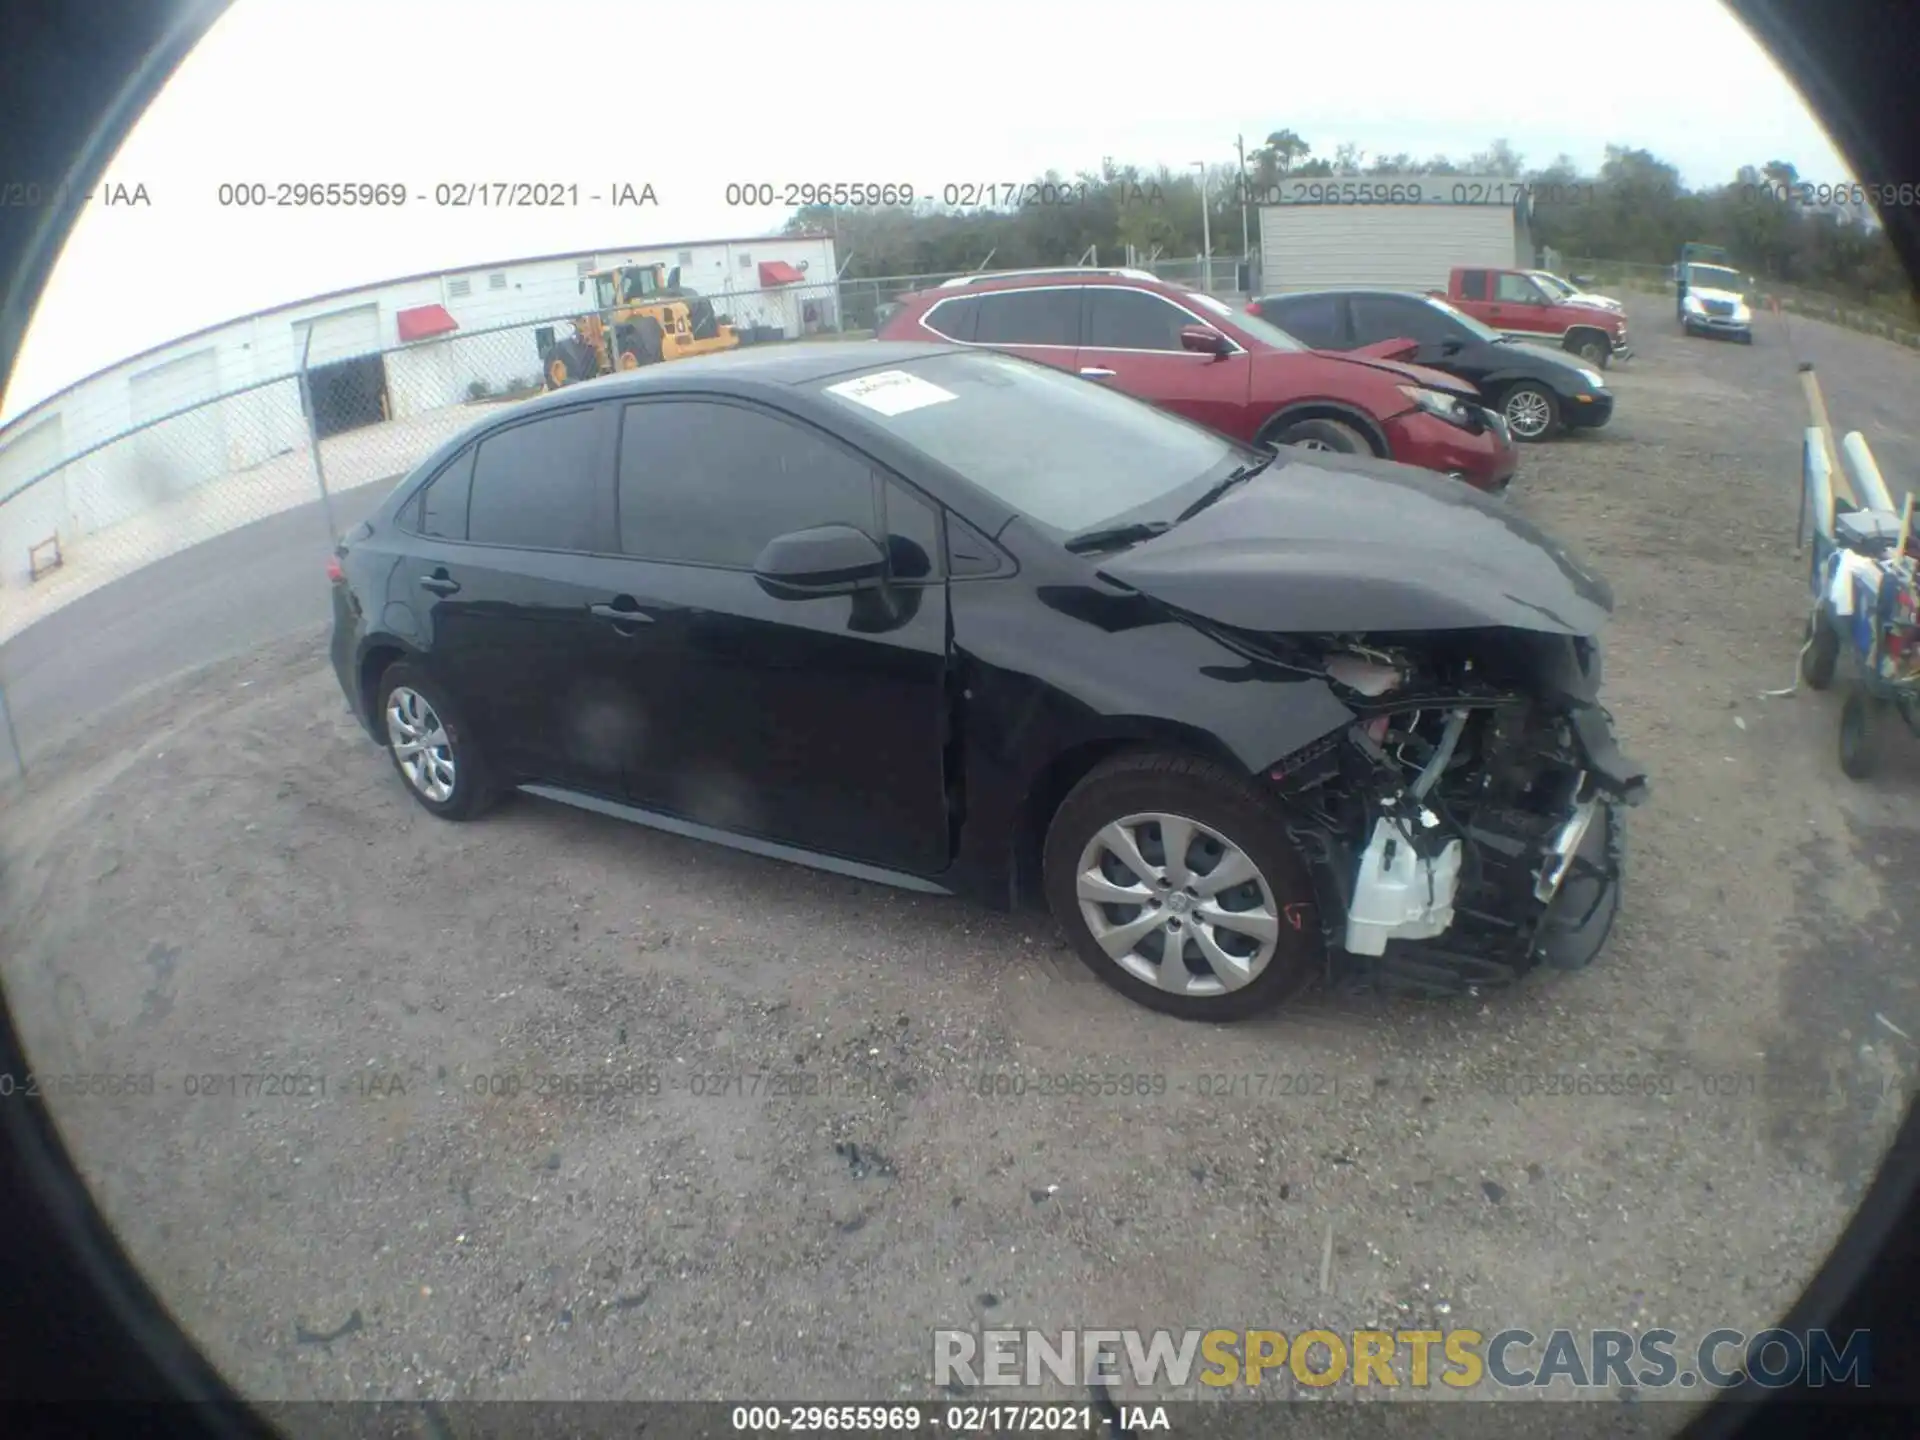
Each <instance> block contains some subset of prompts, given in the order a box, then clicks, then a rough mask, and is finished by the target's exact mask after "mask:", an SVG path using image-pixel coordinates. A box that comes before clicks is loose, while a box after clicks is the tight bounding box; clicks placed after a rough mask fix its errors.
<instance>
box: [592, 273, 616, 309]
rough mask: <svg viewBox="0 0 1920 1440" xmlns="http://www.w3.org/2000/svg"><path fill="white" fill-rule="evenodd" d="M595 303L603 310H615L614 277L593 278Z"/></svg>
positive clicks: (600, 276)
mask: <svg viewBox="0 0 1920 1440" xmlns="http://www.w3.org/2000/svg"><path fill="white" fill-rule="evenodd" d="M593 303H594V304H596V305H598V306H599V307H600V308H601V309H602V310H611V309H612V308H613V305H614V300H613V277H612V276H611V275H596V276H594V277H593Z"/></svg>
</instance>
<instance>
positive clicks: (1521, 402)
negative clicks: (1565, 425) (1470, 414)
mask: <svg viewBox="0 0 1920 1440" xmlns="http://www.w3.org/2000/svg"><path fill="white" fill-rule="evenodd" d="M1500 414H1501V415H1502V416H1503V417H1504V418H1505V419H1506V422H1507V428H1508V429H1509V430H1511V431H1512V432H1513V438H1514V439H1516V440H1519V441H1521V442H1523V443H1525V444H1528V445H1532V444H1535V443H1537V442H1539V441H1542V440H1550V439H1552V438H1553V437H1554V436H1555V435H1556V434H1558V433H1559V431H1560V397H1559V396H1557V395H1555V394H1554V393H1553V391H1551V390H1549V389H1548V388H1547V387H1546V386H1545V385H1542V384H1540V383H1539V382H1538V381H1536V380H1522V381H1520V382H1519V383H1518V384H1515V385H1509V386H1508V387H1507V388H1506V389H1505V390H1504V391H1502V392H1501V394H1500Z"/></svg>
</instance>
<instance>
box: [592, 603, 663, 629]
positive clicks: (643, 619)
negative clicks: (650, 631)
mask: <svg viewBox="0 0 1920 1440" xmlns="http://www.w3.org/2000/svg"><path fill="white" fill-rule="evenodd" d="M587 613H588V614H589V615H592V616H594V617H596V618H598V619H601V620H611V621H613V622H614V624H616V625H651V624H652V623H653V616H651V615H649V614H647V612H646V611H644V610H642V609H640V608H639V607H638V606H629V605H589V606H588V607H587Z"/></svg>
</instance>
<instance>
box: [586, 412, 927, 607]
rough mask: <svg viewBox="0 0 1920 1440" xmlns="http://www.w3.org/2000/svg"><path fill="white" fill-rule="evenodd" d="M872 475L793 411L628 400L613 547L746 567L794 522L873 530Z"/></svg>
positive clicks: (650, 556) (645, 555)
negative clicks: (790, 413)
mask: <svg viewBox="0 0 1920 1440" xmlns="http://www.w3.org/2000/svg"><path fill="white" fill-rule="evenodd" d="M874 485H875V476H874V471H873V468H872V467H871V466H870V465H868V464H867V463H866V462H865V461H863V460H861V459H860V458H859V457H858V456H856V455H854V454H852V453H851V452H850V451H846V450H843V449H841V448H840V447H839V446H837V445H835V444H833V443H832V442H831V441H829V440H828V439H826V438H825V437H824V436H823V435H821V434H820V433H819V432H818V431H816V430H813V429H810V428H809V427H807V426H805V425H802V424H800V423H799V422H798V421H795V420H789V419H786V418H784V417H782V416H776V415H771V414H768V413H767V412H766V411H763V410H749V409H746V408H745V407H743V406H739V405H724V404H718V403H715V402H713V401H706V400H653V401H647V402H644V403H642V404H637V405H629V406H627V407H626V410H625V412H624V414H623V416H622V419H621V426H620V548H621V550H622V552H624V553H625V554H628V555H633V556H636V557H638V558H640V559H643V560H670V561H677V562H680V563H682V564H691V565H720V566H727V567H731V568H737V569H743V570H744V569H751V568H752V566H753V562H754V561H755V560H757V559H758V558H759V556H760V551H761V550H762V549H763V548H764V547H765V546H766V543H767V542H768V541H769V540H771V539H773V538H774V537H775V536H777V535H785V534H788V533H789V532H791V531H794V530H808V529H811V528H813V527H814V526H816V525H852V526H854V527H856V528H858V529H861V530H864V531H866V532H867V534H869V535H874V534H875V533H876V532H877V530H878V528H879V527H878V525H877V524H876V516H875V513H874ZM907 523H911V517H910V516H909V517H907Z"/></svg>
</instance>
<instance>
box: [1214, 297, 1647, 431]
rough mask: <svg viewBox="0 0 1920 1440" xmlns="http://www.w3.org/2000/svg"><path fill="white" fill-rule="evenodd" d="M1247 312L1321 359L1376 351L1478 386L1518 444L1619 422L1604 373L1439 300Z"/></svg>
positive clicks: (1264, 307) (1301, 302) (1294, 304)
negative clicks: (1326, 354) (1323, 353)
mask: <svg viewBox="0 0 1920 1440" xmlns="http://www.w3.org/2000/svg"><path fill="white" fill-rule="evenodd" d="M1247 309H1248V310H1250V311H1251V312H1252V313H1254V314H1256V315H1258V316H1260V318H1261V319H1263V320H1267V321H1270V322H1272V323H1273V324H1275V325H1278V326H1279V327H1280V328H1281V329H1283V330H1285V331H1287V332H1288V333H1289V334H1292V335H1294V336H1296V337H1298V338H1299V339H1300V340H1302V341H1304V342H1305V343H1306V344H1308V345H1311V346H1312V347H1313V348H1314V349H1316V350H1336V351H1340V350H1369V351H1371V352H1372V353H1374V354H1388V355H1392V356H1393V357H1394V358H1404V359H1407V360H1411V361H1413V362H1414V363H1415V364H1418V365H1427V366H1431V367H1432V368H1433V369H1435V370H1444V371H1446V372H1447V373H1448V374H1449V375H1457V376H1459V377H1460V378H1461V379H1462V380H1467V381H1470V382H1472V383H1473V384H1474V385H1477V386H1478V387H1479V388H1480V393H1481V394H1482V395H1484V396H1485V397H1486V399H1487V402H1488V404H1489V405H1491V406H1493V407H1494V408H1496V409H1498V410H1499V411H1500V413H1501V414H1503V415H1505V416H1506V418H1507V426H1508V428H1509V429H1511V430H1512V431H1513V435H1514V438H1515V439H1516V440H1529V441H1532V440H1546V439H1548V438H1550V437H1552V436H1553V435H1556V434H1558V433H1559V432H1560V431H1561V430H1563V429H1593V428H1597V427H1599V426H1601V425H1604V424H1606V423H1607V421H1608V420H1610V419H1612V418H1613V392H1612V391H1611V390H1609V389H1608V388H1607V381H1606V377H1605V376H1604V375H1602V374H1601V373H1600V372H1599V371H1598V370H1594V369H1590V368H1588V367H1587V366H1585V365H1583V364H1581V363H1580V362H1579V361H1578V360H1576V359H1574V358H1573V357H1572V356H1569V355H1568V354H1567V353H1566V352H1565V351H1563V350H1549V349H1547V348H1546V347H1545V346H1544V345H1533V344H1529V343H1527V342H1526V341H1524V340H1510V339H1508V338H1507V337H1505V336H1503V335H1502V334H1501V333H1500V332H1499V331H1498V330H1494V329H1492V328H1490V327H1489V326H1486V325H1483V324H1481V323H1480V322H1479V321H1478V320H1475V319H1474V318H1473V317H1472V316H1471V315H1466V314H1463V313H1462V312H1461V311H1459V310H1457V309H1456V308H1454V307H1453V306H1452V305H1449V304H1448V303H1447V302H1446V301H1445V300H1442V299H1440V298H1439V297H1438V296H1432V295H1413V294H1408V293H1406V292H1404V291H1400V290H1311V291H1302V292H1301V293H1299V294H1294V295H1269V296H1263V297H1262V298H1260V299H1258V300H1255V301H1253V302H1252V303H1251V304H1249V305H1248V306H1247ZM1395 341H1404V342H1405V345H1404V347H1401V346H1396V345H1394V344H1393V343H1392V342H1395Z"/></svg>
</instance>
